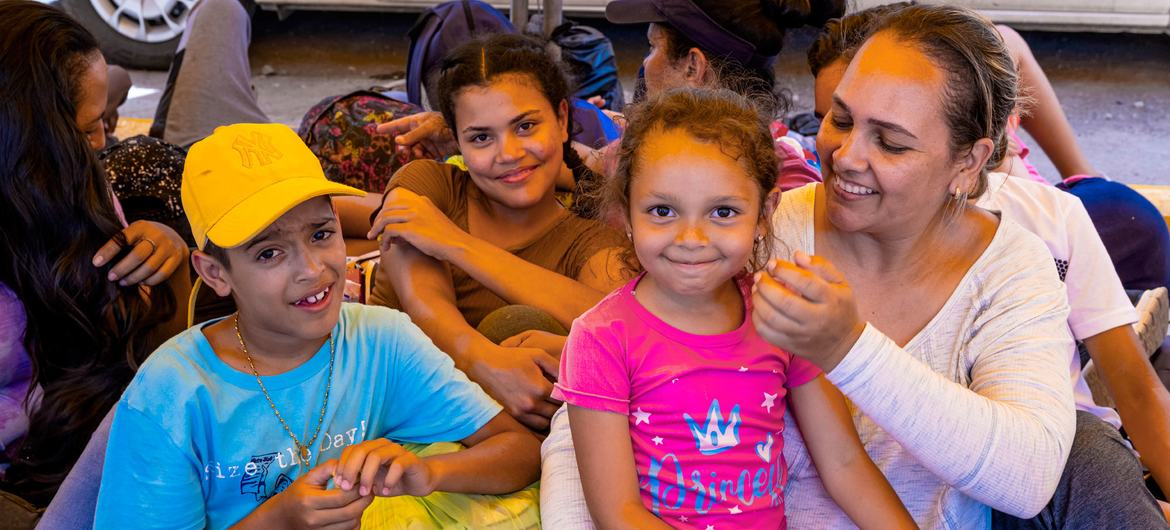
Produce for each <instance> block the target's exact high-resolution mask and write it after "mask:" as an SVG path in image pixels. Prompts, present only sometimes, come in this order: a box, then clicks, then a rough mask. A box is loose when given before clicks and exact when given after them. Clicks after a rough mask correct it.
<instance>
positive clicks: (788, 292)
mask: <svg viewBox="0 0 1170 530" xmlns="http://www.w3.org/2000/svg"><path fill="white" fill-rule="evenodd" d="M793 259H794V260H795V263H792V262H788V261H783V260H773V261H772V262H770V263H769V264H768V270H767V271H766V272H760V273H758V274H757V275H756V276H757V278H756V283H755V286H754V287H753V293H754V294H753V295H752V305H753V310H752V322H753V323H754V324H755V326H756V331H757V332H758V333H759V334H760V336H761V337H763V338H764V339H765V340H767V341H768V342H770V343H772V344H773V345H775V346H777V347H779V348H781V349H783V350H785V351H788V352H790V353H794V354H797V355H800V356H801V357H804V358H805V359H808V360H809V361H810V362H812V363H813V364H815V365H817V366H819V367H820V368H821V369H822V370H824V371H826V372H828V371H830V370H832V369H833V368H834V367H836V366H837V364H838V363H840V362H841V360H842V359H844V358H845V354H847V353H849V349H850V348H852V347H853V344H854V343H856V342H857V339H858V337H860V336H861V332H862V331H864V330H865V322H864V321H863V320H861V318H860V317H859V316H858V314H857V303H856V302H855V301H854V298H853V289H852V288H850V287H849V283H848V282H846V281H845V277H844V276H842V275H841V273H840V272H838V271H837V269H836V267H833V265H832V264H831V263H829V262H828V261H826V260H825V259H823V258H820V257H817V256H809V255H808V254H805V253H804V252H800V251H797V252H796V254H795V255H794V256H793Z"/></svg>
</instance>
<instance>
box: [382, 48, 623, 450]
mask: <svg viewBox="0 0 1170 530" xmlns="http://www.w3.org/2000/svg"><path fill="white" fill-rule="evenodd" d="M437 86H438V98H437V99H438V106H439V108H440V109H441V111H442V114H443V117H444V118H445V120H446V122H447V125H448V126H449V127H450V128H451V130H452V131H455V133H454V135H455V138H456V141H457V142H458V144H459V149H460V151H461V152H462V153H463V160H464V162H465V163H466V166H467V169H466V170H463V169H460V168H458V167H456V166H453V165H446V164H439V163H436V162H433V161H417V162H414V163H411V164H409V165H407V166H406V167H403V168H402V169H401V170H400V171H399V172H398V173H397V174H395V176H394V178H393V179H392V180H391V181H390V184H389V186H388V187H387V190H388V191H387V193H386V196H385V199H384V203H383V205H382V209H381V211H380V212H379V213H378V214H377V218H376V219H375V221H374V223H373V229H372V230H371V231H370V236H371V237H373V236H379V237H380V238H381V241H382V250H383V253H382V264H381V267H379V269H378V276H377V279H376V282H375V284H374V291H373V293H372V296H371V298H372V302H373V303H377V304H383V305H389V306H400V307H402V309H404V310H405V311H406V312H407V313H409V314H410V316H411V318H412V319H413V320H414V321H415V322H416V323H417V324H418V325H419V327H421V328H422V329H423V330H424V331H425V332H426V333H427V335H429V336H430V337H431V338H432V339H433V340H434V341H435V343H436V344H438V345H439V347H440V348H441V349H443V350H444V351H446V352H447V353H449V354H450V355H451V356H452V358H454V360H455V363H456V365H457V366H459V367H460V368H461V369H463V370H464V371H465V372H467V373H468V375H469V376H470V377H471V378H472V379H473V380H475V381H477V382H478V383H479V384H480V385H482V386H483V387H484V389H485V390H487V391H488V393H489V394H491V395H492V396H493V397H495V398H496V399H497V400H498V401H500V403H502V404H503V405H504V406H505V408H506V409H507V410H508V412H509V413H511V414H512V415H513V416H515V417H516V418H517V419H519V420H520V421H521V422H523V423H525V424H526V425H528V426H529V427H531V428H533V429H545V428H547V427H548V418H549V417H550V416H552V413H553V412H554V411H555V410H556V405H555V404H554V403H553V402H550V401H548V396H549V393H550V392H551V391H552V379H554V378H555V377H556V373H557V357H558V356H559V355H560V350H561V344H562V343H563V337H554V336H551V335H549V334H540V333H534V332H529V333H527V334H523V335H519V336H516V337H512V338H508V337H507V336H506V335H507V334H504V335H505V336H503V337H493V338H494V340H489V338H488V337H487V336H485V333H488V331H487V330H486V329H485V330H484V331H483V332H481V331H480V330H477V329H476V327H477V326H480V327H481V328H482V327H483V326H489V325H490V324H486V323H487V322H496V321H499V319H495V318H494V316H493V318H491V319H489V318H487V317H488V316H489V314H490V313H492V312H493V311H496V310H498V309H500V308H503V307H504V306H507V305H509V304H511V305H524V306H531V307H533V308H535V309H537V310H538V311H535V312H532V311H529V310H526V311H527V312H528V313H529V314H531V313H536V314H543V315H544V316H545V317H547V318H545V319H544V320H547V321H551V322H549V323H548V324H547V325H546V326H544V328H545V329H548V330H552V331H559V332H561V333H562V334H563V333H564V329H567V328H568V326H569V324H570V323H571V322H572V320H573V319H574V318H576V317H577V316H578V315H580V314H581V313H582V312H583V311H585V310H586V309H588V308H589V307H591V306H592V305H593V304H595V303H596V302H597V301H598V300H600V299H601V297H602V296H604V294H605V293H607V292H609V291H610V290H612V289H613V288H615V287H616V286H617V285H619V283H620V282H621V280H622V277H621V275H620V274H619V270H620V266H619V262H618V255H619V252H618V251H617V248H618V247H620V246H621V245H622V239H621V236H620V235H619V234H617V233H616V232H614V231H612V230H610V229H608V228H606V227H604V226H602V225H601V224H599V223H597V222H595V221H588V220H584V219H581V218H578V217H576V216H575V215H573V214H571V213H570V212H568V211H567V210H565V209H564V208H562V207H561V205H560V204H559V203H558V202H557V199H556V197H555V196H554V195H553V191H554V186H555V184H556V181H557V178H558V176H559V175H560V173H561V170H562V168H563V167H564V162H565V161H566V160H568V161H569V163H570V166H573V165H576V164H575V163H574V155H573V151H572V149H571V148H570V147H569V143H568V142H569V131H570V130H572V121H571V117H570V113H569V112H568V97H569V88H568V85H567V83H566V81H565V77H564V74H563V73H562V71H561V69H560V66H558V64H557V63H556V62H554V60H553V59H552V58H551V57H550V56H549V55H548V54H547V52H546V51H545V49H544V48H543V46H542V45H541V44H540V43H539V42H537V41H535V40H532V39H529V38H527V37H521V36H516V35H497V36H493V37H490V38H487V39H486V40H477V41H473V42H470V43H467V44H465V45H463V46H461V47H460V48H458V49H456V50H455V51H453V52H452V54H451V55H449V56H448V57H447V58H446V59H445V60H444V62H443V64H442V65H441V66H440V73H439V78H438V83H437ZM566 156H567V157H568V158H566ZM502 320H508V319H507V318H504V319H502ZM517 331H519V330H517ZM501 339H507V340H503V342H502V343H499V344H497V342H499V341H500V340H501Z"/></svg>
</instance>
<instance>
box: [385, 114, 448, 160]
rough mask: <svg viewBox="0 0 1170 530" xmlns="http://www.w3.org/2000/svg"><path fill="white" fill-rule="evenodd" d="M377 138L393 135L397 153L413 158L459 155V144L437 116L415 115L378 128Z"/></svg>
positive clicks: (439, 116)
mask: <svg viewBox="0 0 1170 530" xmlns="http://www.w3.org/2000/svg"><path fill="white" fill-rule="evenodd" d="M378 132H379V133H381V134H392V135H394V143H395V144H397V145H398V148H397V149H398V152H399V153H402V152H409V153H410V154H411V156H413V157H414V158H446V157H448V156H451V155H454V154H457V153H458V152H459V144H458V142H456V141H455V136H453V135H452V134H451V129H448V128H447V122H446V121H444V120H443V115H442V114H439V113H438V112H419V113H418V114H411V115H410V116H404V117H401V118H398V119H397V120H393V121H388V122H386V123H383V124H381V125H379V126H378Z"/></svg>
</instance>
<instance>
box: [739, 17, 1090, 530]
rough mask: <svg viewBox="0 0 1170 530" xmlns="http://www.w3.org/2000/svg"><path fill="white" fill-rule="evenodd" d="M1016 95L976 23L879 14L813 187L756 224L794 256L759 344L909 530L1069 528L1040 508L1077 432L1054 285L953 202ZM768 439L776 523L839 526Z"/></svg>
mask: <svg viewBox="0 0 1170 530" xmlns="http://www.w3.org/2000/svg"><path fill="white" fill-rule="evenodd" d="M1016 97H1017V94H1016V72H1015V69H1014V67H1013V64H1012V61H1011V58H1010V56H1009V55H1008V53H1007V51H1006V49H1005V48H1004V46H1003V43H1002V40H1001V39H1000V38H999V36H998V34H997V33H996V31H995V29H994V27H993V26H992V25H991V24H990V23H988V22H987V21H986V20H985V19H983V18H982V17H980V16H979V15H977V14H975V13H973V12H971V11H969V10H966V9H963V8H956V7H944V6H913V7H909V8H906V9H904V10H901V11H899V12H897V13H896V14H894V15H891V17H890V18H889V19H888V20H887V22H886V25H885V27H884V29H882V30H880V31H878V32H877V33H875V34H874V35H873V36H872V37H871V38H870V39H869V40H868V41H867V42H866V44H865V45H864V46H863V47H862V48H861V50H860V51H859V52H858V55H857V56H856V57H855V59H854V60H853V62H852V63H850V64H849V66H848V68H847V69H846V71H845V73H844V77H843V78H842V80H841V82H840V84H839V85H838V86H837V87H836V90H835V92H834V94H833V98H832V101H833V103H832V106H831V108H830V109H829V110H828V112H827V115H826V116H825V123H824V125H823V126H822V129H821V132H820V134H819V136H818V138H817V148H818V151H819V152H820V154H821V157H822V161H823V163H824V165H823V172H824V178H825V183H824V184H823V185H810V186H806V187H804V188H800V189H798V190H793V191H791V192H789V193H786V194H785V197H784V200H783V202H782V204H781V206H780V208H779V209H778V210H777V213H776V215H775V216H774V217H773V224H774V227H775V229H776V232H777V235H778V236H779V237H780V238H781V239H782V240H783V241H784V242H785V243H786V244H787V245H788V246H789V248H791V249H792V252H791V253H788V252H784V253H781V255H780V256H778V258H779V259H777V260H776V261H775V262H774V263H773V265H772V267H771V271H772V273H771V274H769V275H765V277H764V278H763V279H762V281H761V282H760V284H759V289H758V292H757V294H756V297H755V302H756V303H755V307H756V313H755V315H754V317H755V323H756V327H757V329H758V330H759V331H760V334H761V335H762V336H764V337H765V338H766V339H768V340H769V342H772V343H773V344H776V345H778V346H780V347H782V348H784V349H786V350H789V351H792V352H793V353H796V354H797V355H800V356H801V357H803V358H805V359H807V360H809V361H812V362H813V363H814V364H816V365H818V366H819V367H821V368H822V369H823V370H824V371H825V372H826V377H827V378H828V379H829V380H830V381H832V382H833V383H834V384H835V385H836V386H837V387H838V388H840V390H841V391H842V393H844V394H845V396H846V397H847V398H849V399H850V401H851V402H852V403H853V404H854V405H855V408H854V409H853V420H854V424H855V425H856V426H857V429H858V432H859V434H860V436H861V441H862V442H863V443H864V444H865V446H866V450H867V452H868V453H869V454H870V455H872V456H873V457H874V460H875V462H877V463H878V466H879V467H881V468H882V471H883V473H884V474H885V475H886V477H888V478H889V480H890V484H891V485H892V486H893V487H894V489H895V490H896V491H897V492H898V495H899V497H900V498H901V499H902V500H903V501H904V502H905V503H906V506H907V508H908V509H909V510H910V512H911V514H912V515H913V516H914V518H915V520H916V522H917V523H918V525H919V526H921V527H925V528H944V527H983V526H986V524H987V522H988V521H990V520H991V517H990V515H991V514H990V511H991V510H990V509H994V510H996V511H998V512H1002V513H1004V514H1007V515H1010V516H1015V517H1021V518H1029V517H1032V516H1035V515H1036V514H1037V513H1038V512H1040V511H1041V510H1044V509H1047V510H1049V511H1051V512H1053V513H1052V514H1050V515H1052V516H1053V517H1059V518H1063V517H1066V516H1068V515H1069V513H1063V512H1059V511H1058V510H1060V509H1061V508H1060V506H1059V505H1057V506H1054V505H1052V504H1049V501H1050V499H1053V492H1054V491H1056V490H1057V488H1058V487H1065V486H1066V483H1065V482H1063V481H1062V468H1063V466H1064V463H1065V461H1066V458H1067V455H1068V454H1069V453H1070V450H1072V448H1073V432H1074V428H1075V424H1076V420H1075V417H1074V414H1073V400H1072V392H1071V384H1070V383H1069V378H1068V373H1069V370H1068V366H1067V361H1068V357H1067V355H1068V353H1067V352H1068V348H1070V347H1071V336H1070V335H1069V330H1068V327H1067V324H1066V322H1065V320H1066V318H1067V315H1068V305H1067V301H1066V299H1065V295H1064V292H1063V286H1062V285H1061V283H1060V281H1059V279H1058V278H1057V276H1056V271H1055V269H1054V268H1053V267H1052V257H1051V255H1050V254H1049V253H1048V250H1047V248H1046V247H1045V246H1044V244H1043V243H1042V242H1041V241H1040V240H1039V239H1038V238H1037V237H1036V236H1034V235H1033V234H1031V233H1029V232H1027V231H1026V230H1025V229H1024V228H1022V227H1020V226H1019V225H1017V224H1015V223H1014V222H1012V221H1011V220H1008V219H1000V218H998V217H997V216H995V215H992V214H991V213H989V212H987V211H985V210H982V209H979V208H975V207H972V206H970V205H969V203H968V201H967V198H968V197H977V196H979V195H980V194H981V193H982V192H983V191H984V189H985V188H986V186H987V184H986V182H987V172H988V171H989V170H990V168H993V167H995V166H996V165H998V163H999V160H1000V159H1002V158H1003V156H1004V142H1003V140H1004V130H1005V125H1006V122H1007V117H1008V115H1009V114H1010V112H1011V110H1012V107H1013V105H1014V104H1015V102H1016ZM813 254H815V257H810V256H812V255H813ZM790 427H796V426H795V425H791V426H790ZM784 434H785V444H786V445H787V446H789V447H790V448H791V449H792V450H791V452H790V453H788V454H789V455H790V458H791V460H790V470H791V477H792V481H791V483H790V488H789V489H788V490H786V493H788V494H789V499H790V501H791V502H790V503H789V504H788V506H789V510H788V517H789V523H790V524H791V525H792V527H794V528H805V527H835V526H837V525H838V524H841V523H843V522H844V521H845V519H844V514H841V513H840V512H839V511H838V510H837V509H836V508H835V507H834V506H833V505H832V503H831V501H830V500H829V499H828V498H827V496H826V495H825V493H824V490H823V489H822V488H821V487H820V485H819V484H818V482H819V480H818V478H817V475H816V472H815V470H814V468H813V467H812V466H811V465H810V460H809V457H808V455H807V454H805V447H804V441H803V439H802V438H801V437H800V436H799V430H798V429H795V428H790V429H786V430H785V432H784ZM989 508H990V509H989ZM1046 513H1047V512H1046ZM1059 520H1063V519H1059ZM1074 527H1075V525H1074ZM1087 527H1093V525H1089V526H1087Z"/></svg>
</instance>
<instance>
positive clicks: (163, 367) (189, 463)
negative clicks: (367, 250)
mask: <svg viewBox="0 0 1170 530" xmlns="http://www.w3.org/2000/svg"><path fill="white" fill-rule="evenodd" d="M361 194H362V192H361V191H358V190H356V189H354V188H350V187H348V186H343V185H341V184H337V183H333V182H329V181H328V180H326V179H325V176H324V175H323V173H322V171H321V167H320V165H319V162H318V161H317V159H316V157H314V156H313V154H312V153H311V152H310V151H309V150H308V148H306V147H305V145H304V144H303V143H302V142H301V140H300V138H298V137H297V135H296V134H295V133H293V131H292V130H291V129H289V128H288V127H285V126H283V125H275V124H272V125H252V124H240V125H232V126H228V127H220V128H218V129H216V131H215V132H214V133H213V134H212V135H211V136H209V137H208V138H206V139H204V140H202V141H200V142H198V143H196V144H195V145H194V146H192V148H191V150H190V152H189V154H188V156H187V162H186V167H185V170H184V173H183V184H182V198H183V207H184V209H185V210H186V212H187V216H188V219H189V220H190V223H191V228H192V232H193V234H194V236H195V239H196V241H197V243H198V246H199V250H198V251H196V252H194V253H193V255H192V263H193V265H194V268H195V269H196V270H197V271H198V273H199V275H200V276H201V277H202V278H203V281H204V283H205V284H206V285H207V286H208V287H209V288H211V289H213V290H214V291H215V292H216V293H217V294H219V295H220V296H228V295H230V296H232V297H233V299H234V300H235V303H236V306H237V307H238V308H239V310H238V312H237V313H236V314H235V315H232V316H229V317H227V318H224V319H220V320H216V321H211V322H208V323H205V324H201V325H198V326H195V327H193V328H191V329H188V330H187V331H185V332H183V333H181V334H179V335H178V336H176V337H174V338H172V339H171V340H170V341H168V342H167V343H166V344H163V345H162V346H161V347H159V349H158V350H156V351H155V352H154V354H152V355H151V357H150V358H149V359H148V360H147V361H146V363H144V364H143V366H142V367H141V368H140V369H139V371H138V373H137V375H136V376H135V377H134V380H133V381H132V382H131V383H130V386H129V387H128V388H127V389H126V392H125V394H123V396H122V399H121V401H119V403H118V407H117V411H116V412H115V416H114V423H113V426H112V428H111V432H110V440H109V445H108V448H107V451H106V461H105V468H104V472H103V475H102V483H101V488H100V493H99V495H98V505H97V517H96V521H95V523H96V527H98V528H103V527H117V528H148V527H149V528H204V527H208V528H226V527H228V526H232V525H236V527H237V528H253V527H255V528H283V527H302V526H306V527H334V526H335V527H337V528H353V527H356V526H357V524H358V522H359V521H360V519H361V514H362V512H363V510H364V509H365V507H366V506H368V505H369V504H370V502H371V501H372V499H373V496H374V495H403V494H406V495H426V494H428V493H431V492H432V491H454V492H467V493H505V492H510V491H514V490H517V489H520V488H521V487H523V486H525V485H527V484H529V483H530V482H532V481H533V480H535V479H536V478H537V475H538V473H539V442H538V441H537V440H536V438H535V437H533V436H532V435H531V434H530V433H528V431H527V430H525V429H524V428H523V427H521V426H520V425H519V424H518V423H516V421H515V420H513V419H512V418H511V417H509V416H508V415H507V414H504V413H502V412H501V408H500V406H499V405H497V404H496V403H495V402H493V401H492V400H491V399H490V398H488V397H487V396H486V394H484V392H483V391H482V390H481V389H480V388H479V387H478V386H477V385H475V384H474V383H472V382H470V381H469V380H468V379H467V377H466V376H464V375H463V373H461V372H459V371H458V370H456V369H455V367H454V365H453V364H452V362H451V360H450V358H449V357H448V356H447V355H445V354H444V353H442V352H441V351H439V350H438V349H437V348H436V347H435V346H434V344H433V343H431V341H430V340H429V339H428V338H427V337H426V336H425V335H424V334H423V333H422V332H421V331H420V330H419V329H418V328H417V327H415V326H414V325H413V324H412V323H411V322H410V320H409V318H407V317H406V316H405V315H403V314H402V313H399V312H397V311H393V310H388V309H385V308H381V307H371V306H362V305H356V304H342V303H341V293H342V290H343V286H344V282H345V278H344V268H345V246H344V243H343V241H342V237H341V232H340V229H339V227H338V221H337V218H336V215H335V213H334V210H333V208H332V204H331V201H330V198H329V196H331V195H361ZM390 439H393V440H396V441H400V442H417V443H431V442H439V441H461V442H463V443H464V444H465V445H467V446H468V449H466V450H464V451H461V452H457V453H451V454H447V455H443V456H436V457H426V458H421V459H420V458H418V457H416V456H414V455H413V454H411V453H409V452H406V451H404V450H403V449H402V447H401V446H399V445H398V444H397V443H394V442H391V441H390ZM331 480H332V481H333V485H332V486H330V481H331Z"/></svg>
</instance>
